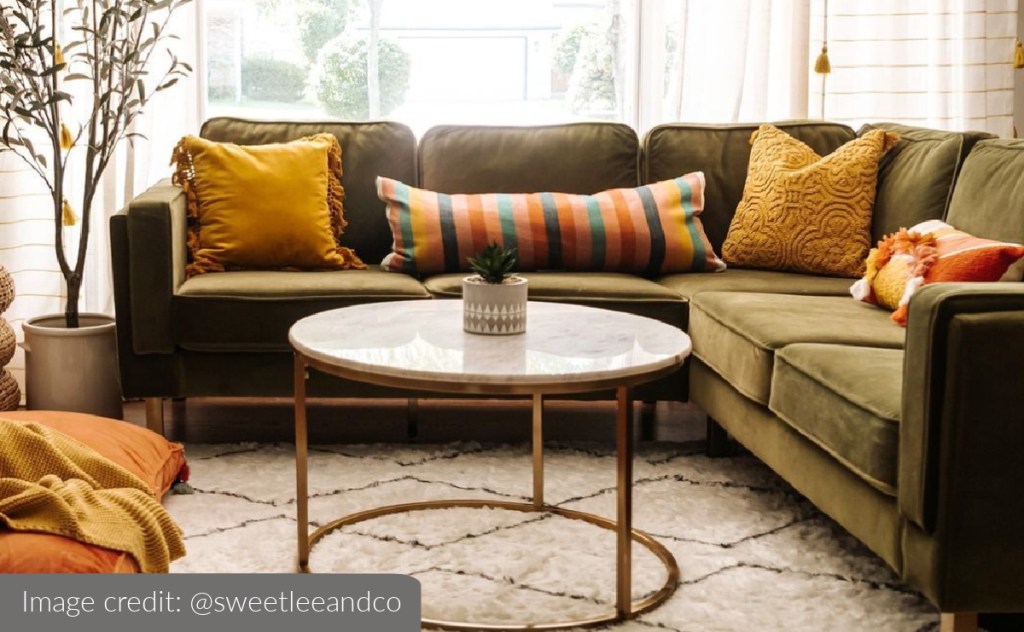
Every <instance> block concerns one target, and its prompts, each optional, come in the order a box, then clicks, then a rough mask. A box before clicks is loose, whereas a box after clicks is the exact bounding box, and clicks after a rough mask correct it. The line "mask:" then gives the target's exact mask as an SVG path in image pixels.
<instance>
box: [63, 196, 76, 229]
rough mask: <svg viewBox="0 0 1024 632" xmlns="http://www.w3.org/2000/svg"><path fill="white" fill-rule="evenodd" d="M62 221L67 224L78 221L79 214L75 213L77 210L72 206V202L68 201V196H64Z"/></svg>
mask: <svg viewBox="0 0 1024 632" xmlns="http://www.w3.org/2000/svg"><path fill="white" fill-rule="evenodd" d="M61 223H62V224H64V225H65V226H74V225H75V224H77V223H78V216H77V215H75V210H74V209H73V208H71V203H70V202H68V199H67V198H64V213H63V217H62V218H61Z"/></svg>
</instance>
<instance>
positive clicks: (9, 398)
mask: <svg viewBox="0 0 1024 632" xmlns="http://www.w3.org/2000/svg"><path fill="white" fill-rule="evenodd" d="M19 405H21V387H20V386H18V380H16V379H14V376H13V375H11V372H10V371H8V370H7V369H3V372H0V410H17V409H18V406H19Z"/></svg>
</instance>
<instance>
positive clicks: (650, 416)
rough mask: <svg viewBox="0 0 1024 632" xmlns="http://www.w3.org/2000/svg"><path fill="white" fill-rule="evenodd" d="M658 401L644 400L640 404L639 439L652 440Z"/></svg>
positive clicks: (656, 418)
mask: <svg viewBox="0 0 1024 632" xmlns="http://www.w3.org/2000/svg"><path fill="white" fill-rule="evenodd" d="M657 413H658V402H651V401H647V400H644V402H643V403H642V404H640V440H641V441H654V428H655V425H656V423H655V422H657V420H658V414H657Z"/></svg>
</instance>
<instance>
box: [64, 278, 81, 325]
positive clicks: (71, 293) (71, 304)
mask: <svg viewBox="0 0 1024 632" xmlns="http://www.w3.org/2000/svg"><path fill="white" fill-rule="evenodd" d="M67 285H68V299H67V303H65V305H64V321H65V324H66V325H67V327H68V329H75V328H77V327H78V296H79V294H81V292H82V275H81V274H79V273H77V272H72V273H71V274H69V275H68V276H67Z"/></svg>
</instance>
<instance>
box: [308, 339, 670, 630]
mask: <svg viewBox="0 0 1024 632" xmlns="http://www.w3.org/2000/svg"><path fill="white" fill-rule="evenodd" d="M306 378H307V365H306V362H305V359H304V358H303V357H302V356H301V355H300V354H298V353H296V354H295V467H296V476H295V481H296V492H295V493H296V507H297V509H298V523H299V524H298V534H299V567H300V569H301V570H302V571H303V572H309V568H308V565H309V554H310V549H311V547H313V545H315V544H316V543H317V542H318V541H320V540H321V539H322V538H323V537H324V536H326V535H327V534H329V533H332V532H334V531H336V530H337V529H340V528H342V527H346V526H349V525H353V524H356V523H359V522H363V521H365V520H373V519H375V518H380V517H381V516H388V515H393V514H401V513H409V512H414V511H424V510H437V509H451V508H455V507H466V508H490V509H507V510H512V511H522V512H526V513H531V512H544V513H548V514H554V515H557V516H562V517H563V518H569V519H572V520H582V521H584V522H589V523H590V524H593V525H596V526H598V527H601V528H603V529H608V530H611V531H615V535H616V573H615V610H614V612H610V613H608V614H605V615H598V616H594V617H590V618H586V619H577V620H572V621H552V622H530V623H520V622H515V623H512V622H510V623H501V624H480V623H470V622H463V621H448V620H441V619H423V620H422V625H423V627H425V628H440V629H445V630H460V631H463V632H470V631H475V632H479V631H481V630H485V631H492V630H493V631H495V632H497V631H498V630H506V631H508V630H517V631H522V632H527V631H529V632H539V631H542V630H564V629H568V628H580V627H596V626H605V625H608V624H609V623H616V622H619V621H623V620H625V619H629V618H633V617H636V616H638V615H640V614H643V613H645V612H649V611H651V610H653V609H654V608H657V607H658V606H660V605H661V604H663V603H665V601H667V600H668V599H669V597H671V596H672V594H673V593H675V591H676V588H678V586H679V566H678V565H677V563H676V560H675V557H673V555H672V553H671V552H670V551H669V550H668V549H667V548H666V547H665V545H663V544H661V543H660V542H658V541H657V540H655V539H654V538H653V537H651V536H650V535H648V534H646V533H644V532H642V531H638V530H636V529H634V528H633V519H632V518H633V451H634V440H633V400H632V398H631V396H630V391H629V389H628V388H626V387H621V388H619V389H617V390H616V401H617V413H616V427H615V435H616V462H617V487H618V494H617V495H618V508H617V510H618V516H617V518H618V519H617V520H611V519H609V518H604V517H601V516H596V515H594V514H590V513H586V512H582V511H574V510H572V509H565V508H562V507H557V506H548V505H545V504H544V442H543V412H544V402H543V397H542V396H541V395H539V394H534V396H533V501H532V502H530V503H522V502H510V501H502V500H435V501H421V502H412V503H403V504H400V505H388V506H385V507H377V508H374V509H368V510H366V511H361V512H358V513H354V514H350V515H348V516H343V517H341V518H338V519H336V520H332V521H330V522H328V523H327V524H324V525H323V526H321V527H319V528H318V529H316V530H315V531H313V533H310V532H309V516H308V509H309V493H308V492H309V489H308V469H307V458H308V454H307V451H308V437H307V429H306V426H307V424H306ZM634 540H635V541H636V542H639V543H640V544H641V545H642V546H644V547H645V548H647V549H648V550H649V551H651V553H653V554H654V555H655V557H657V558H658V559H659V560H660V561H661V563H662V565H663V566H664V567H665V570H666V571H667V577H666V578H665V583H664V584H663V585H662V586H661V588H659V589H658V590H656V591H655V592H653V593H651V594H649V595H647V596H645V597H643V598H641V599H639V600H638V601H636V602H635V603H634V602H633V601H632V599H631V597H632V562H633V560H632V543H633V541H634Z"/></svg>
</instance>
